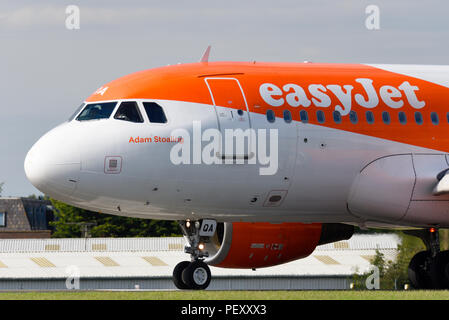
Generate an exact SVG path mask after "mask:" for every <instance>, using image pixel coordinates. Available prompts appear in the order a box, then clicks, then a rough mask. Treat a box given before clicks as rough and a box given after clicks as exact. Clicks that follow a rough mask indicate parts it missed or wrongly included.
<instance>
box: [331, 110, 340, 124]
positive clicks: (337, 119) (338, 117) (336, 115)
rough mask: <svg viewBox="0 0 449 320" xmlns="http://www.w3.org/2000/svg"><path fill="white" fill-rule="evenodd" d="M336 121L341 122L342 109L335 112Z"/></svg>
mask: <svg viewBox="0 0 449 320" xmlns="http://www.w3.org/2000/svg"><path fill="white" fill-rule="evenodd" d="M332 114H333V116H334V121H335V123H341V114H340V111H337V110H335V111H334V112H333V113H332Z"/></svg>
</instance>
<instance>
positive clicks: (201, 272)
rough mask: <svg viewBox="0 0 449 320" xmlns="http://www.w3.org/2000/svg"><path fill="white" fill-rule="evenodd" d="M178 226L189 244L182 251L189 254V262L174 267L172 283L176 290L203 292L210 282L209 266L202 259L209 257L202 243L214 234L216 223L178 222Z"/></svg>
mask: <svg viewBox="0 0 449 320" xmlns="http://www.w3.org/2000/svg"><path fill="white" fill-rule="evenodd" d="M179 225H180V226H181V229H182V232H183V234H184V236H185V237H186V238H187V240H188V242H189V246H186V247H185V248H184V251H185V252H186V253H189V254H190V257H191V261H182V262H180V263H178V264H177V265H176V267H175V269H174V270H173V283H174V284H175V286H176V287H177V288H178V289H191V290H204V289H206V288H207V287H208V286H209V284H210V281H211V273H210V269H209V266H208V265H207V264H206V263H204V259H205V258H207V257H208V256H209V254H208V253H207V252H205V251H204V248H205V246H204V243H206V242H208V241H209V238H210V236H212V235H213V234H214V232H215V228H216V222H215V221H213V220H202V221H194V222H191V221H180V222H179Z"/></svg>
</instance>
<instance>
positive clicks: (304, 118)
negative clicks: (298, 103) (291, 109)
mask: <svg viewBox="0 0 449 320" xmlns="http://www.w3.org/2000/svg"><path fill="white" fill-rule="evenodd" d="M299 117H300V118H301V121H302V122H303V123H307V122H309V115H308V114H307V111H306V110H301V111H300V112H299Z"/></svg>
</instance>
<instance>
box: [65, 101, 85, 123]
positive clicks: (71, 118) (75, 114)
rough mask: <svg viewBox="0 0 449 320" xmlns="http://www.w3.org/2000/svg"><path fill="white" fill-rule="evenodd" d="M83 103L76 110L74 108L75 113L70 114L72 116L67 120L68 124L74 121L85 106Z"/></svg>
mask: <svg viewBox="0 0 449 320" xmlns="http://www.w3.org/2000/svg"><path fill="white" fill-rule="evenodd" d="M85 105H86V104H85V103H82V104H81V105H80V106H79V107H78V108H76V111H75V112H74V113H73V114H72V116H71V117H70V118H69V122H70V121H72V120H73V119H75V117H76V116H77V115H78V113H79V112H80V111H81V109H82V108H83V107H84V106H85Z"/></svg>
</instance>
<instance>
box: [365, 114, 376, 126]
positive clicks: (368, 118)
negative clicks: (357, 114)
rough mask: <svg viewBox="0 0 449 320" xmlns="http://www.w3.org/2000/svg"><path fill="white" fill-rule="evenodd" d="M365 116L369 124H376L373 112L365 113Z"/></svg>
mask: <svg viewBox="0 0 449 320" xmlns="http://www.w3.org/2000/svg"><path fill="white" fill-rule="evenodd" d="M365 116H366V122H368V123H369V124H373V123H374V114H373V113H372V112H371V111H367V112H366V113H365Z"/></svg>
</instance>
